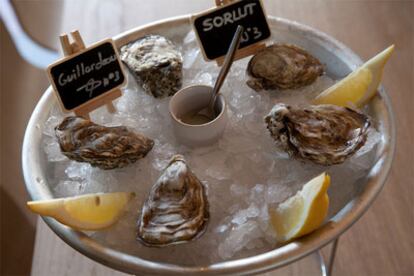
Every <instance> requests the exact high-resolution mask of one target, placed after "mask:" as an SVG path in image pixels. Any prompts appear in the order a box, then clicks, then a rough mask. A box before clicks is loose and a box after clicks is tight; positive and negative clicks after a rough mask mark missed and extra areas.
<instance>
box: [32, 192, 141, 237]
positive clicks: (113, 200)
mask: <svg viewBox="0 0 414 276" xmlns="http://www.w3.org/2000/svg"><path fill="white" fill-rule="evenodd" d="M134 196H135V194H134V193H125V192H119V193H107V194H103V193H97V194H87V195H81V196H75V197H66V198H57V199H50V200H40V201H29V202H27V206H28V207H29V209H30V210H32V211H33V212H35V213H37V214H39V215H42V216H49V217H52V218H54V219H56V220H57V221H59V222H61V223H63V224H65V225H67V226H70V227H72V228H74V229H77V230H99V229H103V228H106V227H108V226H111V225H112V224H114V223H115V222H116V221H117V220H118V218H119V217H120V215H121V214H122V211H123V209H124V208H125V206H126V204H127V203H128V202H129V201H130V200H131V199H132V198H133V197H134Z"/></svg>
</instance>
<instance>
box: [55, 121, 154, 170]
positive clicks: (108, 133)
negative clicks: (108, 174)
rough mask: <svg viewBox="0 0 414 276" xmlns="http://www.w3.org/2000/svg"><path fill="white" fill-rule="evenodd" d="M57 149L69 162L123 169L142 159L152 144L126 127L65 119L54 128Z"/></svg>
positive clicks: (102, 167) (149, 140)
mask: <svg viewBox="0 0 414 276" xmlns="http://www.w3.org/2000/svg"><path fill="white" fill-rule="evenodd" d="M55 134H56V137H57V140H58V142H59V145H60V149H61V151H62V153H63V154H64V155H66V156H67V157H68V158H69V159H72V160H76V161H79V162H88V163H90V164H91V165H92V166H96V167H99V168H101V169H105V170H107V169H114V168H122V167H125V166H126V165H128V164H130V163H134V162H135V161H137V160H138V159H140V158H143V157H145V155H147V153H148V152H149V151H150V150H151V149H152V147H153V146H154V141H153V140H151V139H149V138H147V137H145V136H143V135H140V134H137V133H134V132H131V131H129V130H128V129H127V128H126V127H123V126H118V127H105V126H100V125H97V124H95V123H93V122H91V121H89V120H86V119H84V118H82V117H75V116H71V117H66V118H65V119H64V120H63V121H62V123H60V125H58V126H57V127H55Z"/></svg>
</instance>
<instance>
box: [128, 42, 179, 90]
mask: <svg viewBox="0 0 414 276" xmlns="http://www.w3.org/2000/svg"><path fill="white" fill-rule="evenodd" d="M120 56H121V59H122V61H123V62H125V64H126V65H127V66H128V68H129V69H130V70H131V71H132V72H133V73H134V76H135V79H136V80H137V82H138V84H140V85H141V86H142V88H143V89H144V90H145V91H146V92H147V93H149V94H151V95H153V96H154V97H156V98H158V97H160V98H161V97H167V96H171V95H173V94H174V93H175V92H177V91H178V89H180V88H181V84H182V78H183V73H182V67H183V58H182V56H181V53H180V52H179V51H178V50H177V48H176V46H175V45H174V44H173V43H172V42H171V41H170V40H168V39H167V38H165V37H162V36H159V35H147V36H144V37H142V38H140V39H138V40H137V41H135V42H132V43H129V44H127V45H125V46H123V47H122V48H121V54H120Z"/></svg>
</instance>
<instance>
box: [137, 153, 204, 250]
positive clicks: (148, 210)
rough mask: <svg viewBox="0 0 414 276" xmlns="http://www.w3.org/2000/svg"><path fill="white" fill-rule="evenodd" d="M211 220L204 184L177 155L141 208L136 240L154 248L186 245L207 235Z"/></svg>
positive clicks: (181, 157)
mask: <svg viewBox="0 0 414 276" xmlns="http://www.w3.org/2000/svg"><path fill="white" fill-rule="evenodd" d="M208 219H209V212H208V201H207V196H206V192H205V188H204V186H203V184H202V183H201V181H200V180H198V178H197V177H196V176H195V175H194V174H193V173H192V172H191V170H190V168H189V167H188V166H187V164H186V162H185V160H184V157H183V156H181V155H175V156H174V157H173V158H172V159H171V161H170V163H169V165H168V166H167V167H166V169H165V170H164V172H163V173H162V175H161V176H160V178H159V179H158V180H157V182H156V183H155V184H154V186H153V187H152V189H151V192H150V194H149V196H148V198H147V200H146V201H145V203H144V205H143V207H142V211H141V215H140V217H139V219H138V233H137V234H138V235H137V239H138V240H139V241H141V242H142V243H143V244H144V245H147V246H154V247H163V246H167V245H171V244H177V243H183V242H187V241H190V240H192V239H194V238H196V237H199V236H200V235H202V234H203V233H204V231H205V229H206V226H207V221H208Z"/></svg>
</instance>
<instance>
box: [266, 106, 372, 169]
mask: <svg viewBox="0 0 414 276" xmlns="http://www.w3.org/2000/svg"><path fill="white" fill-rule="evenodd" d="M265 122H266V124H267V129H268V130H269V131H270V134H271V136H272V137H273V138H274V140H275V141H276V143H277V145H278V146H279V147H281V148H282V149H283V150H285V151H287V152H288V153H289V154H290V155H292V156H295V157H298V158H301V159H307V160H311V161H313V162H315V163H318V164H322V165H333V164H339V163H342V162H344V161H345V159H346V158H347V157H349V156H351V155H352V154H354V153H355V152H356V151H357V150H358V149H359V148H360V147H362V146H363V145H364V143H365V141H366V139H367V131H368V128H369V126H370V120H369V118H368V117H367V116H366V115H364V114H362V113H359V112H357V111H355V110H352V109H350V108H345V107H340V106H335V105H314V106H309V107H305V108H301V107H297V106H289V105H285V104H282V103H281V104H276V105H275V106H274V107H273V108H272V110H271V111H270V113H269V114H268V115H267V116H266V117H265Z"/></svg>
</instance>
